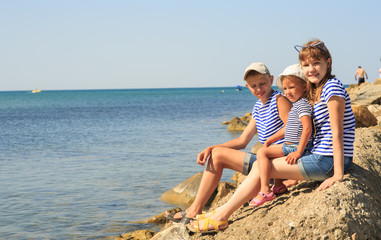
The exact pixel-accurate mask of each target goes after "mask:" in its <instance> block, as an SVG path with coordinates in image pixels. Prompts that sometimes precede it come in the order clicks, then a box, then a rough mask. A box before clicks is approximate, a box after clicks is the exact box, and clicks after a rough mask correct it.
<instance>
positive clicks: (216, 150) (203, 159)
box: [164, 63, 291, 223]
mask: <svg viewBox="0 0 381 240" xmlns="http://www.w3.org/2000/svg"><path fill="white" fill-rule="evenodd" d="M243 79H244V80H245V81H246V87H247V88H248V89H249V90H250V91H251V93H252V94H253V95H254V96H255V97H257V98H258V101H257V102H256V103H255V105H254V108H253V114H252V116H253V119H252V120H251V121H250V123H249V125H248V126H247V127H246V129H245V130H244V131H243V133H242V134H241V136H239V137H238V138H236V139H233V140H230V141H228V142H225V143H222V144H219V145H213V146H210V147H207V148H206V149H204V150H203V151H202V152H200V153H199V154H198V156H197V163H198V164H200V165H202V166H204V165H206V168H205V170H204V173H203V176H202V179H201V183H200V186H199V189H198V192H197V195H196V198H195V200H194V201H193V203H192V205H191V206H190V207H189V208H188V209H186V210H181V211H178V212H172V213H170V212H168V211H167V212H166V213H165V215H164V216H165V217H166V218H168V219H170V220H171V221H174V222H182V223H189V222H190V220H192V219H193V218H195V217H196V215H197V214H200V213H202V210H203V208H204V206H205V204H206V203H207V201H208V199H209V198H210V196H211V195H212V193H213V192H214V190H215V189H216V187H217V185H218V182H219V180H220V179H221V175H222V172H223V170H224V169H225V168H229V169H232V170H234V171H238V172H241V173H243V174H244V175H247V174H248V173H249V172H250V170H251V169H252V165H253V163H254V162H255V161H256V154H254V153H246V152H243V151H239V149H243V148H245V147H246V146H247V144H249V142H250V141H251V139H252V138H253V137H254V135H255V134H257V133H258V136H259V140H260V142H261V143H264V142H265V141H266V140H267V139H268V138H269V137H271V136H272V135H274V134H280V135H282V134H284V131H285V125H284V123H286V122H287V117H288V112H289V111H290V109H291V103H290V102H289V101H288V100H287V99H286V98H285V97H283V96H282V95H281V94H280V93H279V92H277V91H274V90H273V89H272V88H271V85H272V84H273V80H274V77H273V76H272V75H271V74H270V71H269V70H268V68H267V67H266V66H265V65H264V64H263V63H252V64H250V65H249V66H248V67H247V68H246V70H245V73H244V77H243ZM282 136H283V135H282ZM277 139H278V141H277V142H275V143H276V144H281V143H283V137H280V138H277Z"/></svg>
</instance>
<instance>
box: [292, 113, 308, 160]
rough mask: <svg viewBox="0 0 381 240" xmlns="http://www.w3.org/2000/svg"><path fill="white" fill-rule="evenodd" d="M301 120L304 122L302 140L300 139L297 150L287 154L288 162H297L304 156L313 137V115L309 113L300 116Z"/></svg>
mask: <svg viewBox="0 0 381 240" xmlns="http://www.w3.org/2000/svg"><path fill="white" fill-rule="evenodd" d="M300 121H301V122H302V125H303V130H302V135H301V136H300V141H299V144H298V148H297V150H296V151H295V152H292V153H290V154H288V155H287V158H286V162H287V163H288V164H295V163H296V161H297V160H298V159H299V158H300V157H301V156H302V154H303V152H304V149H305V148H306V146H307V143H308V140H309V139H310V137H311V133H312V124H311V117H310V116H308V115H304V116H302V117H301V118H300Z"/></svg>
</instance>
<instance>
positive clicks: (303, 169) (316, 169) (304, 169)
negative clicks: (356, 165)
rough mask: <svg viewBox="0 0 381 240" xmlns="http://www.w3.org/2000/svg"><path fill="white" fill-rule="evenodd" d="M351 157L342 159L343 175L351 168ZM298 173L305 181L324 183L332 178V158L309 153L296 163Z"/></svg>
mask: <svg viewBox="0 0 381 240" xmlns="http://www.w3.org/2000/svg"><path fill="white" fill-rule="evenodd" d="M352 160H353V157H344V173H346V172H347V171H348V170H349V168H350V167H351V166H352ZM297 165H298V168H299V171H300V173H301V174H302V176H303V178H304V179H305V180H315V181H324V180H325V179H327V178H329V177H332V176H333V156H323V155H320V154H314V153H309V154H306V155H303V156H302V157H301V158H299V159H298V162H297Z"/></svg>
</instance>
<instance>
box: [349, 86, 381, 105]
mask: <svg viewBox="0 0 381 240" xmlns="http://www.w3.org/2000/svg"><path fill="white" fill-rule="evenodd" d="M347 91H348V94H349V97H350V98H351V102H352V104H356V105H365V106H367V105H369V104H381V84H374V83H373V84H372V83H368V82H365V83H363V84H361V85H360V86H350V87H349V88H348V89H347Z"/></svg>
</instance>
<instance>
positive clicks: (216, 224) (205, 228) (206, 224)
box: [187, 218, 229, 233]
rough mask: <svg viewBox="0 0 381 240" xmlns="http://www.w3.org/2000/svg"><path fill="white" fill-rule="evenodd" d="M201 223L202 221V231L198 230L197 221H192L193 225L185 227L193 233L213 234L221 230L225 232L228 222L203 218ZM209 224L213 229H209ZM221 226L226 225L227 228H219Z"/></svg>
mask: <svg viewBox="0 0 381 240" xmlns="http://www.w3.org/2000/svg"><path fill="white" fill-rule="evenodd" d="M203 221H204V224H203V226H202V230H200V227H199V221H198V220H197V221H193V223H192V224H189V225H187V227H188V229H189V230H190V231H191V232H195V233H213V232H219V231H221V230H225V229H226V228H227V227H228V225H229V222H228V220H223V221H216V220H213V219H210V218H204V219H203ZM209 224H210V225H212V226H213V227H214V229H209ZM221 225H227V226H226V227H224V228H220V226H221Z"/></svg>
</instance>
